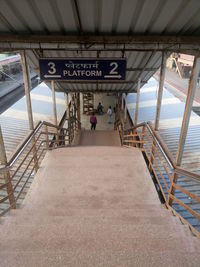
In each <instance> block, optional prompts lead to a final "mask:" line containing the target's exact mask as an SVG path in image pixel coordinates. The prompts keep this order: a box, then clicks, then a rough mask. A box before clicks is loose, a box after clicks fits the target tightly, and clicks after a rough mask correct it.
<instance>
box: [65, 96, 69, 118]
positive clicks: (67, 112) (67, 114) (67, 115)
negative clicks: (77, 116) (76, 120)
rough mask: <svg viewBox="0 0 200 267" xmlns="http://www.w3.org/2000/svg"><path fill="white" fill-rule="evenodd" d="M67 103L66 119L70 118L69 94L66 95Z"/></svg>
mask: <svg viewBox="0 0 200 267" xmlns="http://www.w3.org/2000/svg"><path fill="white" fill-rule="evenodd" d="M65 101H66V118H67V119H68V118H69V94H68V93H65Z"/></svg>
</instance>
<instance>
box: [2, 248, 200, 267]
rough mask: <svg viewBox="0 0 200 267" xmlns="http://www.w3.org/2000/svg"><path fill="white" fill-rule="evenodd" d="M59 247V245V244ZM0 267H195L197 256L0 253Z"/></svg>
mask: <svg viewBox="0 0 200 267" xmlns="http://www.w3.org/2000/svg"><path fill="white" fill-rule="evenodd" d="M60 246H61V247H62V244H60ZM0 258H1V262H0V266H2V267H5V266H6V267H22V266H28V267H35V266H37V267H46V266H48V267H54V266H57V267H63V266H69V267H71V266H73V267H80V266H87V267H94V266H95V267H103V266H108V267H116V266H120V267H132V266H141V267H146V266H148V267H160V266H162V267H169V266H170V267H179V266H181V267H188V266H190V267H197V266H199V261H200V255H199V254H197V253H184V252H180V253H177V252H175V251H170V252H169V251H167V252H164V251H155V252H152V251H148V252H146V253H143V252H141V251H138V252H134V253H132V251H131V250H129V251H127V252H125V251H124V250H121V249H119V250H115V251H114V250H108V249H104V250H103V251H102V250H100V251H98V252H97V251H95V250H93V251H89V250H88V249H85V250H83V251H82V250H76V251H75V250H71V249H63V250H62V251H51V252H49V251H46V252H44V251H36V252H35V251H28V252H23V251H16V252H15V253H12V255H11V253H10V252H9V251H8V252H0Z"/></svg>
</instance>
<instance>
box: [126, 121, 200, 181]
mask: <svg viewBox="0 0 200 267" xmlns="http://www.w3.org/2000/svg"><path fill="white" fill-rule="evenodd" d="M144 125H145V126H146V127H147V129H148V131H149V133H150V134H151V137H152V139H153V140H154V141H155V143H156V144H157V145H158V147H159V149H160V151H161V153H162V154H163V156H164V158H165V160H166V161H167V163H168V165H169V166H170V168H171V169H172V170H173V172H174V173H176V174H180V175H185V176H188V177H190V178H192V179H194V180H196V181H198V182H200V175H198V174H196V173H193V172H190V171H187V170H185V169H183V168H180V167H177V166H175V164H174V162H173V160H172V159H171V157H170V156H169V153H168V152H167V151H166V149H165V147H164V144H163V141H162V140H161V139H160V137H159V136H158V134H157V133H156V132H155V130H154V129H153V128H152V125H151V122H142V123H140V124H137V125H136V126H134V127H131V128H129V129H126V131H128V130H134V129H137V128H139V127H141V126H144Z"/></svg>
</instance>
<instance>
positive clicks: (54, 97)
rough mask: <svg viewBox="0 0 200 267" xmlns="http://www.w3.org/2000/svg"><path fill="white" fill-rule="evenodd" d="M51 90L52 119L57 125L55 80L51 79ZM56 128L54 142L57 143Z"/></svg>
mask: <svg viewBox="0 0 200 267" xmlns="http://www.w3.org/2000/svg"><path fill="white" fill-rule="evenodd" d="M51 91H52V100H53V120H54V124H55V125H56V126H58V120H57V110H56V94H55V82H54V81H51ZM58 139H59V138H58V130H57V129H56V143H57V145H58V141H59V140H58Z"/></svg>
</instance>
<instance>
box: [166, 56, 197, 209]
mask: <svg viewBox="0 0 200 267" xmlns="http://www.w3.org/2000/svg"><path fill="white" fill-rule="evenodd" d="M199 72H200V57H195V59H194V63H193V68H192V73H191V77H190V81H189V86H188V93H187V99H186V103H185V110H184V115H183V121H182V126H181V133H180V136H179V143H178V149H177V153H176V161H175V166H180V165H181V162H182V158H183V152H184V146H185V141H186V137H187V132H188V127H189V121H190V115H191V111H192V104H193V100H194V96H195V91H196V87H197V81H198V77H199ZM177 179H178V175H177V174H174V175H173V177H172V179H171V185H170V189H169V194H172V195H173V194H174V188H173V186H172V184H173V183H176V181H177ZM168 202H169V204H170V205H171V204H172V199H170V198H168Z"/></svg>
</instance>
